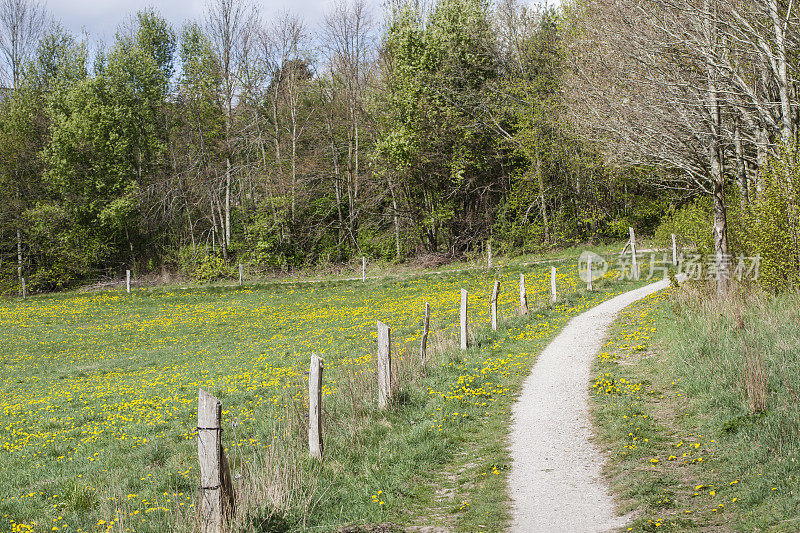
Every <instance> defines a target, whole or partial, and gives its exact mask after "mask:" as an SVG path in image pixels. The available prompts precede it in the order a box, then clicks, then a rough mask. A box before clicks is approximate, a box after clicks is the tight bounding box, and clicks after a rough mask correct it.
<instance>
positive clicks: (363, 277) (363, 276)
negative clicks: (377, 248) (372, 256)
mask: <svg viewBox="0 0 800 533" xmlns="http://www.w3.org/2000/svg"><path fill="white" fill-rule="evenodd" d="M361 281H367V258H366V257H362V258H361Z"/></svg>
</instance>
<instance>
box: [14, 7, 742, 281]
mask: <svg viewBox="0 0 800 533" xmlns="http://www.w3.org/2000/svg"><path fill="white" fill-rule="evenodd" d="M573 7H574V6H573ZM0 11H2V12H1V13H0V44H2V46H0V55H2V58H3V59H5V60H6V65H5V66H6V69H5V73H6V74H7V77H6V81H5V83H4V85H5V86H6V87H7V89H6V90H4V91H3V92H2V94H1V95H0V279H2V280H4V281H3V283H4V285H3V286H2V287H0V292H3V291H4V292H12V291H15V290H16V289H17V287H18V279H19V278H21V277H25V278H26V279H27V282H28V287H30V288H33V289H34V290H37V289H38V290H50V289H57V288H62V287H68V286H73V285H76V284H79V283H84V282H87V281H92V280H96V279H98V278H102V277H112V276H118V275H120V274H121V273H122V272H124V270H125V269H133V270H134V271H135V272H137V273H147V272H150V271H156V270H161V269H167V270H170V271H179V272H181V273H183V274H185V275H188V276H196V277H201V278H213V277H218V276H224V275H226V274H231V275H232V274H233V271H234V269H233V267H232V265H235V264H236V263H240V262H241V263H247V264H249V265H252V266H253V267H254V268H261V269H264V270H289V269H293V268H298V267H302V266H308V265H313V264H318V263H322V262H342V261H347V260H349V259H350V258H352V257H356V256H362V255H363V256H367V257H370V258H374V259H382V260H404V259H407V258H409V257H413V256H415V255H418V254H431V253H435V254H447V255H449V256H452V257H463V256H464V255H469V254H470V253H476V252H479V251H481V250H482V249H483V247H484V246H485V244H486V242H487V240H489V239H491V240H492V241H493V242H494V244H495V250H496V251H504V250H506V251H508V250H518V251H533V250H537V249H541V248H543V247H549V246H553V245H560V244H571V243H575V242H582V241H587V240H592V239H601V240H602V239H609V238H620V237H624V236H625V235H626V234H627V227H628V225H634V226H636V227H637V229H639V230H641V231H643V232H644V233H648V232H653V231H654V230H655V227H656V226H657V224H658V223H659V221H660V220H661V218H662V216H663V215H664V214H665V213H666V212H667V211H668V210H669V209H670V207H669V206H670V205H671V204H672V203H674V202H675V201H685V200H687V199H691V198H692V197H694V196H696V195H698V194H700V193H701V192H702V191H699V190H698V189H696V188H694V189H688V188H683V189H680V190H673V191H672V192H669V189H660V188H657V187H656V186H657V185H658V180H656V179H654V177H655V175H664V173H665V171H664V170H663V169H662V168H659V165H658V161H652V160H648V161H631V162H625V163H624V164H616V162H614V163H615V164H613V165H609V164H608V163H607V162H606V161H607V160H608V158H607V154H605V153H604V152H603V150H602V147H603V142H599V143H595V142H592V141H593V140H595V141H598V140H601V137H596V138H594V139H593V138H592V137H591V136H589V137H588V138H587V136H585V135H584V131H583V130H584V128H582V127H581V124H578V122H580V121H581V120H582V119H581V118H577V119H576V118H575V115H574V113H570V111H574V109H575V106H574V105H573V100H574V99H570V98H568V97H567V96H569V91H570V90H572V89H571V88H572V87H573V86H574V85H575V84H574V83H572V82H570V80H573V79H574V78H576V77H580V76H583V75H584V73H582V72H581V71H580V70H578V69H576V68H575V64H576V63H575V57H573V56H571V54H574V50H575V46H574V42H575V38H576V37H575V35H577V34H580V32H577V33H576V30H575V21H577V20H579V19H578V18H577V17H576V16H575V15H574V14H570V11H569V10H565V9H562V8H560V9H559V10H558V11H554V10H549V9H532V8H530V7H526V6H524V5H522V4H521V3H517V2H515V1H514V0H504V1H502V2H500V3H499V4H497V5H490V4H489V2H486V1H482V0H439V1H437V2H433V3H429V4H426V3H424V2H422V3H420V2H404V1H395V2H390V3H389V5H387V6H386V7H385V8H384V10H383V11H382V12H380V13H376V12H369V11H368V10H367V8H366V6H365V5H364V3H363V2H362V0H352V1H351V0H341V1H340V2H338V3H335V4H334V6H333V7H332V8H331V9H330V11H329V12H328V13H327V15H326V17H325V19H324V22H323V23H322V24H320V25H319V27H315V28H309V27H307V26H306V25H305V24H304V23H303V21H302V20H300V19H299V18H297V17H295V16H292V15H289V14H280V15H276V14H272V13H264V12H259V11H258V10H257V9H256V8H255V7H254V5H253V4H251V3H249V2H248V0H212V1H211V2H210V3H209V4H208V6H207V12H206V13H205V15H204V17H203V18H202V20H200V21H197V22H187V23H186V24H185V25H184V26H183V27H181V28H173V27H171V26H170V25H169V24H168V23H167V22H166V21H165V20H164V18H163V17H161V15H160V14H159V13H158V12H157V11H155V10H153V9H148V10H145V11H141V12H139V13H137V14H135V15H133V16H132V17H130V18H129V19H128V20H126V21H124V22H121V25H120V26H119V29H118V31H117V34H116V37H115V39H114V41H113V42H112V43H107V44H106V45H105V46H104V47H101V48H100V49H99V51H97V52H96V53H90V51H89V47H88V45H87V43H86V41H85V37H78V36H74V35H70V34H69V33H68V32H67V31H65V30H64V29H63V27H62V26H60V25H59V24H58V22H53V21H50V20H48V18H47V15H46V13H45V11H44V9H43V7H42V6H41V5H39V4H38V3H37V2H36V0H0ZM565 13H566V14H568V16H569V17H570V18H569V19H566V18H565ZM581 79H583V78H581ZM573 81H574V80H573ZM586 94H588V92H587V93H586ZM576 121H577V122H576ZM748 150H749V148H748ZM673 170H674V169H667V171H666V172H667V174H669V172H672V171H673ZM665 191H667V192H665Z"/></svg>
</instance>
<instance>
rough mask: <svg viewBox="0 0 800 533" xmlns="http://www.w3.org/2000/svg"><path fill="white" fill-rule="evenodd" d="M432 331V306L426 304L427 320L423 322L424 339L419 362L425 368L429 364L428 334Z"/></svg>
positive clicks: (420, 345) (420, 348)
mask: <svg viewBox="0 0 800 533" xmlns="http://www.w3.org/2000/svg"><path fill="white" fill-rule="evenodd" d="M430 331H431V306H430V305H429V304H428V302H425V319H424V320H423V322H422V339H421V340H420V341H419V360H420V362H421V364H422V366H423V368H424V367H425V364H426V363H427V362H428V333H430Z"/></svg>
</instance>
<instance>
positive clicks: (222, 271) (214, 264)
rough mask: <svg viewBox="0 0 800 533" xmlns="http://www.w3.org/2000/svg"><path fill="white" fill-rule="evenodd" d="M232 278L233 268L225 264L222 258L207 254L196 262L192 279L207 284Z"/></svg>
mask: <svg viewBox="0 0 800 533" xmlns="http://www.w3.org/2000/svg"><path fill="white" fill-rule="evenodd" d="M232 276H233V268H232V267H231V266H229V265H228V264H226V263H225V260H224V259H223V258H222V256H220V255H217V254H213V253H209V254H205V255H202V256H201V257H200V258H199V260H198V261H197V267H196V268H195V271H194V278H195V279H196V280H197V281H202V282H205V283H209V282H212V281H219V280H221V279H226V278H230V277H232Z"/></svg>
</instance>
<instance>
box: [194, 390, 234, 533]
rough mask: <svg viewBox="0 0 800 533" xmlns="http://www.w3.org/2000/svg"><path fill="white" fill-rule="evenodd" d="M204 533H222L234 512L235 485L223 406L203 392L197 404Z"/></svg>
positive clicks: (201, 521) (201, 508)
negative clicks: (226, 445) (224, 435)
mask: <svg viewBox="0 0 800 533" xmlns="http://www.w3.org/2000/svg"><path fill="white" fill-rule="evenodd" d="M197 457H198V459H199V461H200V500H201V501H200V531H202V532H203V533H222V532H223V530H224V526H225V521H226V519H227V517H228V516H230V514H231V513H232V511H233V502H234V500H233V497H234V495H233V483H232V480H231V472H230V467H229V465H228V460H227V458H226V457H225V450H224V449H223V447H222V402H220V401H219V400H218V399H216V398H215V397H214V396H212V395H211V394H209V393H207V392H206V391H204V390H203V389H200V393H199V394H198V402H197Z"/></svg>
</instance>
